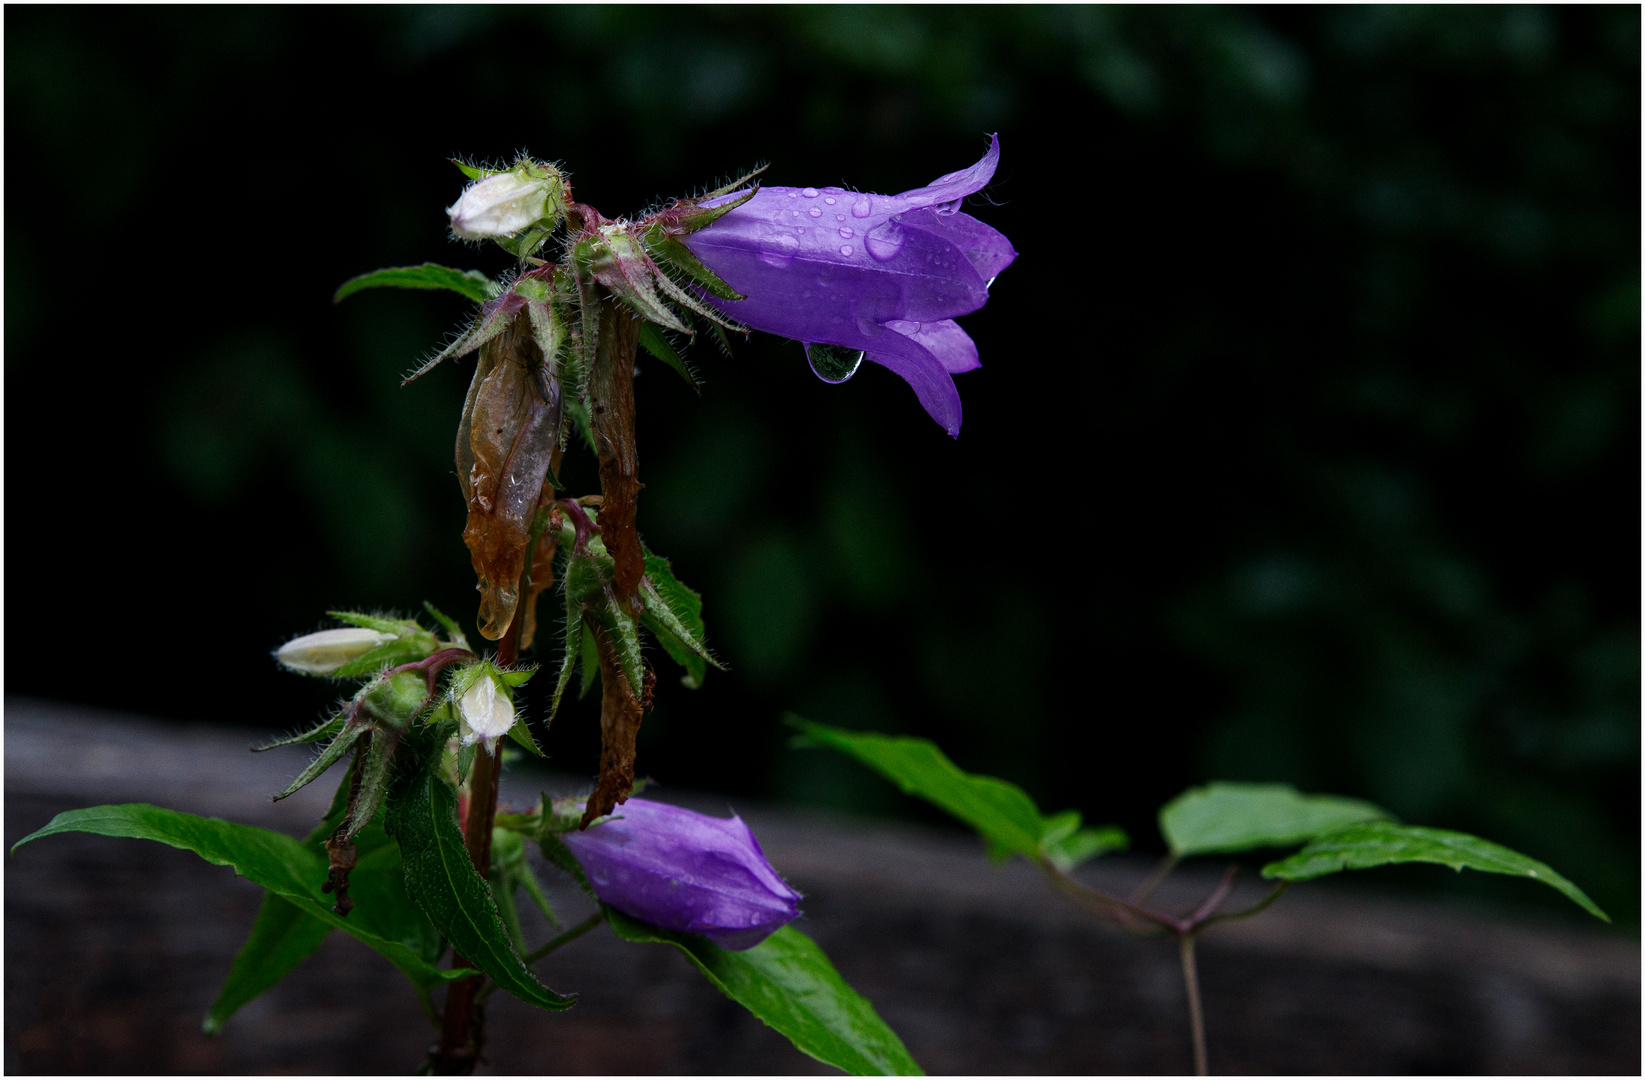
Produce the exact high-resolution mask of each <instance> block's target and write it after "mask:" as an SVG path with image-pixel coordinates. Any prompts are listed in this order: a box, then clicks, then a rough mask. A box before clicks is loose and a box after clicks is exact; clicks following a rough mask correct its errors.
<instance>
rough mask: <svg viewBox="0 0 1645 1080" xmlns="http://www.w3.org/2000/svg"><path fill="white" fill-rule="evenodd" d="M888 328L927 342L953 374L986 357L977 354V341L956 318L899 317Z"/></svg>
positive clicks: (977, 364) (971, 368)
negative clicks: (925, 320) (922, 318)
mask: <svg viewBox="0 0 1645 1080" xmlns="http://www.w3.org/2000/svg"><path fill="white" fill-rule="evenodd" d="M885 328H886V329H887V330H893V331H895V332H897V333H899V334H901V335H902V336H904V337H906V338H911V339H913V340H914V341H915V342H917V343H918V344H920V345H923V346H924V347H925V348H926V350H927V351H929V352H930V353H931V355H932V356H935V357H936V358H937V362H938V363H940V364H941V365H942V368H943V370H944V371H946V372H948V374H950V375H959V374H961V373H963V372H967V371H975V370H977V369H978V368H980V367H982V361H981V360H979V359H978V358H977V343H976V342H974V341H972V340H971V335H970V334H967V333H966V332H965V331H964V330H961V329H960V324H959V323H957V322H955V321H954V320H953V319H943V320H941V321H939V322H928V323H921V322H912V321H907V320H902V319H896V320H893V321H891V322H888V323H886V324H885Z"/></svg>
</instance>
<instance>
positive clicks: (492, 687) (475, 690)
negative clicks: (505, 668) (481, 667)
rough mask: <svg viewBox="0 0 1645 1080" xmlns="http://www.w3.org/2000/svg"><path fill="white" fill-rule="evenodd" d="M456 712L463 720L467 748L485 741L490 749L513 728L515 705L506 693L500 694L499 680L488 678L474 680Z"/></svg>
mask: <svg viewBox="0 0 1645 1080" xmlns="http://www.w3.org/2000/svg"><path fill="white" fill-rule="evenodd" d="M457 713H458V715H459V716H461V717H462V721H463V745H464V746H473V745H474V744H475V743H477V742H479V741H480V740H481V739H484V740H485V743H486V746H487V747H488V748H489V747H490V746H491V745H492V744H493V743H495V742H496V741H497V740H498V739H500V738H502V737H503V736H504V735H507V734H508V729H509V728H511V727H513V726H514V702H512V701H510V700H509V697H508V695H507V694H506V693H499V692H498V690H497V681H496V680H495V679H493V678H492V677H491V676H489V675H482V676H481V677H480V678H478V679H476V680H474V685H473V686H471V687H469V688H468V693H466V694H464V695H463V696H462V699H461V700H459V701H458V702H457Z"/></svg>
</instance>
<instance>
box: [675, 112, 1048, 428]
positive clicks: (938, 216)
mask: <svg viewBox="0 0 1645 1080" xmlns="http://www.w3.org/2000/svg"><path fill="white" fill-rule="evenodd" d="M999 158H1000V143H999V138H998V137H997V136H996V137H995V138H994V139H993V140H992V142H991V143H990V145H989V148H988V153H987V154H985V155H983V158H982V160H981V161H979V162H977V163H976V164H975V165H973V166H971V167H970V168H969V169H965V170H963V171H961V172H957V173H949V174H948V175H947V176H944V177H942V178H941V179H939V180H937V181H936V182H934V183H932V184H929V185H927V186H925V187H922V188H915V189H914V190H913V191H905V192H903V193H902V194H901V195H871V194H868V193H865V192H857V191H845V190H843V189H841V188H821V189H819V188H809V187H808V188H786V187H762V188H760V189H759V191H758V192H757V193H756V194H755V195H754V197H753V198H752V199H749V200H748V202H746V203H744V204H743V205H742V206H739V207H737V208H736V209H735V210H732V211H731V212H729V213H727V214H726V215H725V216H724V217H722V218H720V219H719V220H718V221H715V222H714V223H712V224H710V225H708V226H707V227H705V228H703V229H702V230H700V231H698V232H695V233H692V234H690V235H689V236H685V237H682V238H681V239H682V242H683V243H684V244H685V245H686V246H687V247H688V248H690V249H691V251H692V253H693V254H695V255H696V256H697V258H699V259H701V260H702V262H703V263H704V264H705V265H706V266H707V267H708V268H709V269H710V270H712V271H714V273H716V274H718V275H719V276H720V277H721V278H723V279H724V280H725V282H726V284H728V285H730V286H731V287H732V288H733V289H736V290H737V291H738V292H740V293H743V294H744V295H746V296H747V299H746V300H722V299H719V298H718V297H707V298H706V299H707V300H708V302H709V303H711V304H713V305H714V306H715V307H717V308H718V309H720V310H721V311H723V312H725V313H726V315H728V316H730V317H731V318H733V319H736V320H738V321H739V322H742V323H745V324H747V325H748V326H752V327H754V328H755V329H757V330H765V331H767V332H769V333H773V334H781V335H783V336H785V337H791V338H795V339H796V340H798V341H801V342H803V343H805V345H806V346H807V349H808V351H810V348H811V346H814V345H833V346H838V347H839V348H842V349H845V350H849V351H850V352H851V353H859V352H860V353H862V354H863V356H864V358H865V359H868V360H872V361H874V362H875V363H877V364H882V365H884V366H885V367H888V368H890V369H891V370H892V371H895V372H896V373H897V374H898V375H901V376H902V377H903V378H904V379H906V380H907V381H908V384H909V385H910V386H912V387H913V388H914V393H915V395H917V396H918V397H919V400H920V404H921V405H923V406H925V411H926V412H928V413H930V414H931V418H932V419H933V420H935V421H936V422H937V423H939V424H941V425H942V426H943V428H944V430H946V431H947V432H948V433H949V434H950V435H958V434H959V430H960V419H961V410H960V396H959V391H957V390H956V389H955V388H954V380H953V378H952V377H951V376H953V375H956V374H958V373H960V372H962V371H970V370H972V369H973V368H976V367H978V366H979V363H978V360H977V348H976V346H975V345H974V344H972V342H971V338H970V336H969V335H967V334H966V332H965V331H964V330H961V329H960V327H959V324H958V323H956V322H954V321H953V320H954V318H955V317H956V316H960V315H964V314H967V313H968V312H972V311H975V310H977V309H978V308H980V307H982V305H983V304H984V303H985V302H986V301H987V300H988V286H989V285H990V284H991V283H992V282H993V280H994V277H995V275H997V274H998V273H999V272H1000V271H1001V270H1003V269H1005V268H1006V267H1007V266H1009V265H1010V264H1011V260H1013V259H1015V258H1016V257H1017V253H1016V250H1015V249H1014V248H1012V246H1011V242H1010V241H1009V240H1007V239H1006V238H1005V237H1004V235H1002V234H1001V233H1000V232H999V231H997V230H995V229H992V228H990V227H989V226H987V225H984V224H983V223H982V222H980V221H978V220H977V219H976V218H974V217H971V216H970V215H969V214H964V213H961V212H960V211H959V202H960V200H961V199H963V198H964V197H965V196H967V195H971V194H974V193H975V192H977V191H980V190H981V189H982V188H983V186H984V185H986V184H987V183H988V181H989V180H990V179H992V178H993V175H994V169H995V167H996V166H997V165H998V164H999ZM734 197H735V196H726V198H734ZM812 367H813V368H816V367H817V363H816V358H815V355H814V354H813V363H812ZM852 370H854V368H851V367H849V366H848V367H847V368H846V370H845V371H844V372H838V371H834V370H830V371H827V372H824V371H819V372H818V374H819V375H822V376H823V377H824V378H826V379H828V380H829V381H843V380H842V379H841V378H840V377H839V376H840V375H843V376H844V377H845V378H849V377H850V371H852Z"/></svg>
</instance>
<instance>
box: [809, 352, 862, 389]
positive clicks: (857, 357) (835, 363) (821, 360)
mask: <svg viewBox="0 0 1645 1080" xmlns="http://www.w3.org/2000/svg"><path fill="white" fill-rule="evenodd" d="M805 358H806V360H807V361H808V362H809V363H810V364H811V370H812V371H813V372H815V373H816V375H817V378H819V379H821V380H822V381H823V382H825V383H842V382H845V381H846V380H847V379H849V378H851V376H853V375H855V374H856V373H857V369H858V368H860V367H862V358H863V352H862V350H861V349H848V348H846V347H845V346H843V345H828V344H824V343H821V342H819V343H817V344H813V345H807V346H806V347H805Z"/></svg>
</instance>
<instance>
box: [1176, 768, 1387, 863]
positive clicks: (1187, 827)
mask: <svg viewBox="0 0 1645 1080" xmlns="http://www.w3.org/2000/svg"><path fill="white" fill-rule="evenodd" d="M1391 816H1392V815H1391V814H1389V813H1388V811H1386V810H1384V809H1382V808H1381V807H1380V806H1376V805H1374V804H1372V803H1368V802H1365V801H1363V800H1361V799H1345V798H1341V797H1339V796H1335V795H1302V794H1299V793H1298V792H1297V789H1296V788H1294V787H1292V786H1291V785H1289V784H1240V783H1231V782H1228V781H1217V782H1215V783H1211V784H1207V785H1206V786H1205V787H1200V788H1189V789H1188V790H1187V791H1184V792H1183V793H1182V794H1181V795H1178V796H1177V797H1176V798H1174V799H1172V800H1171V801H1170V802H1168V803H1166V804H1165V806H1164V807H1162V808H1161V809H1160V812H1159V827H1160V833H1161V834H1162V835H1164V837H1165V842H1166V843H1167V844H1169V845H1170V847H1171V853H1172V854H1173V855H1176V856H1177V857H1179V858H1187V857H1188V856H1190V855H1212V854H1217V855H1229V854H1233V853H1234V852H1238V851H1251V850H1253V849H1256V848H1265V847H1288V846H1289V845H1292V844H1303V843H1307V842H1308V841H1309V840H1312V839H1313V838H1314V837H1316V836H1320V835H1322V834H1324V833H1328V832H1330V831H1331V830H1333V829H1340V828H1341V827H1342V826H1344V825H1353V824H1356V823H1358V822H1361V821H1376V820H1378V819H1382V818H1388V817H1391Z"/></svg>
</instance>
